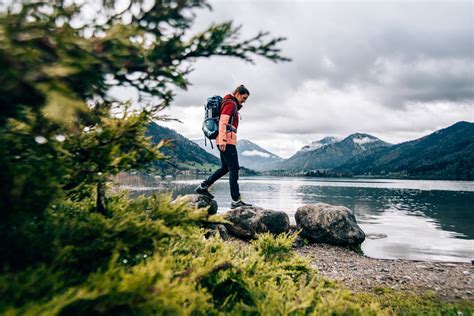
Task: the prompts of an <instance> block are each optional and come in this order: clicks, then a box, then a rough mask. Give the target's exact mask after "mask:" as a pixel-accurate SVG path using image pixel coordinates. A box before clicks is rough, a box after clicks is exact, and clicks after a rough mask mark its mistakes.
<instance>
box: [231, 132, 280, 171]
mask: <svg viewBox="0 0 474 316" xmlns="http://www.w3.org/2000/svg"><path fill="white" fill-rule="evenodd" d="M237 152H238V154H239V163H240V165H241V166H244V167H246V168H250V169H253V170H257V171H261V170H268V169H271V167H272V166H273V165H274V164H276V163H278V162H280V161H281V160H282V158H280V157H279V156H277V155H275V154H272V153H271V152H269V151H268V150H266V149H263V148H262V147H260V146H258V145H257V144H255V143H253V142H251V141H249V140H247V139H242V140H239V141H238V142H237Z"/></svg>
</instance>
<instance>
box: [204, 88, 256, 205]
mask: <svg viewBox="0 0 474 316" xmlns="http://www.w3.org/2000/svg"><path fill="white" fill-rule="evenodd" d="M249 95H250V92H249V90H248V89H247V88H246V87H244V85H240V86H238V87H237V88H236V89H235V91H234V93H232V94H228V95H226V96H225V97H224V99H223V101H222V105H221V113H220V118H219V135H218V136H217V140H216V143H217V148H218V149H219V152H220V158H221V167H220V168H219V169H218V170H216V172H214V173H213V174H212V175H211V176H210V177H209V178H207V179H206V180H204V181H203V182H202V183H201V184H200V185H199V186H198V187H197V188H196V190H195V191H196V193H198V194H202V195H205V196H207V197H209V198H211V199H213V198H214V196H213V195H212V194H211V193H209V191H208V189H209V187H210V186H211V185H212V184H213V183H214V182H216V181H217V180H219V179H220V178H221V177H222V176H224V175H225V174H227V173H228V172H229V184H230V195H231V197H232V203H231V206H230V207H231V208H236V207H241V206H252V204H247V203H245V202H243V201H242V199H241V197H240V190H239V184H238V182H237V180H238V179H239V168H240V167H239V159H238V156H237V147H236V146H237V127H238V126H239V112H238V111H239V110H240V109H241V108H242V105H243V104H244V103H245V101H247V98H248V97H249Z"/></svg>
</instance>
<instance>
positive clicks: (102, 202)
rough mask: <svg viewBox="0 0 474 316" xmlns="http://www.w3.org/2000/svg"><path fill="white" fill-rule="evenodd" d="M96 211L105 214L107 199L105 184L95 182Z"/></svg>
mask: <svg viewBox="0 0 474 316" xmlns="http://www.w3.org/2000/svg"><path fill="white" fill-rule="evenodd" d="M97 212H99V213H101V214H103V215H107V199H106V196H105V184H104V183H103V182H102V181H99V182H97Z"/></svg>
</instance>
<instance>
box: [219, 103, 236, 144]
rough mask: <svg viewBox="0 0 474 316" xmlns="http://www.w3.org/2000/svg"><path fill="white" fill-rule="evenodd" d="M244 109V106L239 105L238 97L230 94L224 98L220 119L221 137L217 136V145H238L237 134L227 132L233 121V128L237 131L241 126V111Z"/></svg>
mask: <svg viewBox="0 0 474 316" xmlns="http://www.w3.org/2000/svg"><path fill="white" fill-rule="evenodd" d="M241 108H242V104H240V103H239V101H238V100H237V98H236V97H234V96H233V95H232V94H228V95H226V96H225V97H224V99H223V101H222V106H221V115H220V118H219V135H217V145H223V144H228V145H236V144H237V134H236V133H235V132H233V131H228V130H227V124H229V123H230V121H231V117H233V119H232V127H233V128H235V130H237V127H238V126H239V112H238V111H239V110H240V109H241Z"/></svg>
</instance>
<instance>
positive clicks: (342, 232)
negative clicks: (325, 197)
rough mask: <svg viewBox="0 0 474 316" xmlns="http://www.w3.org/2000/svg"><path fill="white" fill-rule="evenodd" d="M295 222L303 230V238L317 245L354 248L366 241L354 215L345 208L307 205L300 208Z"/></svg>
mask: <svg viewBox="0 0 474 316" xmlns="http://www.w3.org/2000/svg"><path fill="white" fill-rule="evenodd" d="M295 220H296V224H297V226H298V228H302V229H303V231H302V232H301V236H302V237H306V238H308V239H310V240H312V241H314V242H317V243H328V244H334V245H343V246H352V245H359V244H361V243H362V242H363V241H364V239H365V234H364V232H363V231H362V229H361V228H360V227H359V225H357V222H356V219H355V217H354V214H352V211H351V210H350V209H348V208H347V207H344V206H333V205H329V204H324V203H318V204H314V205H305V206H302V207H299V208H298V210H297V211H296V214H295Z"/></svg>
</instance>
